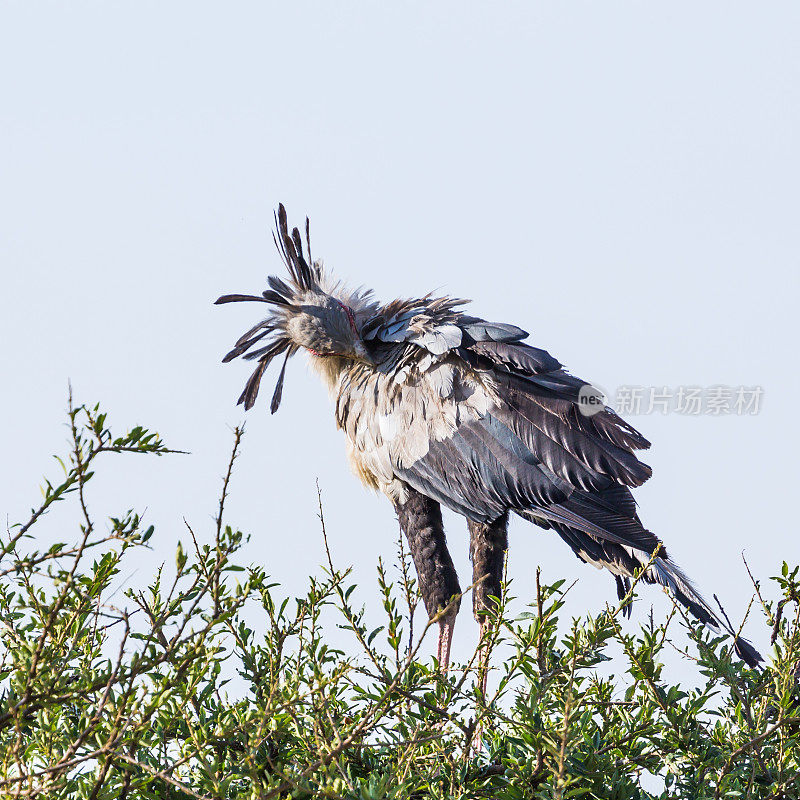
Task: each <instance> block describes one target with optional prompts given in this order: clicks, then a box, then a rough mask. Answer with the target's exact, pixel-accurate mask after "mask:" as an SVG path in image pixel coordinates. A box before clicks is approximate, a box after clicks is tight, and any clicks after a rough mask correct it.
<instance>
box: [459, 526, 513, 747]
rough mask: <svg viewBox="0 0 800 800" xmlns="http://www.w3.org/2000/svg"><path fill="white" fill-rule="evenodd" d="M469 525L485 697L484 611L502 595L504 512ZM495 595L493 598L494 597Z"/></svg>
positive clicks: (477, 736) (478, 735)
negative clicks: (490, 518) (490, 519)
mask: <svg viewBox="0 0 800 800" xmlns="http://www.w3.org/2000/svg"><path fill="white" fill-rule="evenodd" d="M467 527H468V528H469V553H470V557H471V559H472V582H473V584H474V587H473V589H472V612H473V614H474V615H475V619H476V620H477V622H478V625H480V644H479V653H478V661H479V670H480V690H481V697H482V698H484V699H485V698H486V684H487V681H488V677H489V645H488V642H487V639H488V633H489V626H490V622H489V617H488V614H489V613H490V612H491V611H492V610H495V609H496V608H497V600H501V599H502V597H503V594H502V592H503V565H504V563H505V555H506V550H507V549H508V514H503V515H502V516H501V517H498V518H497V519H496V520H494V521H493V522H489V523H482V522H474V521H473V520H467ZM495 598H497V600H495ZM473 741H474V743H475V748H476V750H479V749H480V747H481V729H480V726H478V728H477V729H476V730H475V733H474V739H473Z"/></svg>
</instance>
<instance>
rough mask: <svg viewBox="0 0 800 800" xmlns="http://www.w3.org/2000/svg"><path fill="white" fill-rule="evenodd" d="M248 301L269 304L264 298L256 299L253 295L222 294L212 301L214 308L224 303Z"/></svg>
mask: <svg viewBox="0 0 800 800" xmlns="http://www.w3.org/2000/svg"><path fill="white" fill-rule="evenodd" d="M249 300H255V301H256V302H258V303H269V302H270V301H269V300H267V299H266V298H264V297H257V296H256V295H254V294H224V295H222V297H218V298H217V299H216V300H215V301H214V305H215V306H221V305H223V304H225V303H242V302H246V301H249Z"/></svg>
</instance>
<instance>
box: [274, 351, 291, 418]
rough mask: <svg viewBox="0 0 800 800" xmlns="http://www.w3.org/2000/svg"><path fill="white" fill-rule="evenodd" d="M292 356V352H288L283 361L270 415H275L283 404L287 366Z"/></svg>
mask: <svg viewBox="0 0 800 800" xmlns="http://www.w3.org/2000/svg"><path fill="white" fill-rule="evenodd" d="M291 354H292V351H291V350H287V351H286V358H284V359H283V366H282V367H281V372H280V375H278V382H277V383H276V384H275V391H274V392H273V394H272V402H271V403H270V404H269V410H270V413H272V414H274V413H275V412H276V411H277V410H278V407H279V406H280V404H281V397H283V376H284V375H285V374H286V364H287V363H288V361H289V356H290V355H291Z"/></svg>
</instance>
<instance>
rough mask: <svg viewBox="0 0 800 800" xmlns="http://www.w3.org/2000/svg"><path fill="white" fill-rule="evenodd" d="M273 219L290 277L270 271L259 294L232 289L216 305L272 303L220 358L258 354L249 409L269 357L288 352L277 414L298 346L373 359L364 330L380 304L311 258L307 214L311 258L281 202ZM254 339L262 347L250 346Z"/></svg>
mask: <svg viewBox="0 0 800 800" xmlns="http://www.w3.org/2000/svg"><path fill="white" fill-rule="evenodd" d="M275 222H276V231H275V234H274V238H275V244H276V245H277V247H278V251H279V252H280V254H281V257H282V258H283V261H284V263H285V264H286V267H287V269H288V270H289V279H288V282H287V281H283V280H281V278H278V277H276V276H274V275H270V276H269V278H268V279H267V280H268V282H269V285H270V288H269V289H267V290H265V291H264V292H262V294H261V295H260V296H258V295H244V294H229V295H223V296H222V297H220V298H219V299H218V300H217V301H216V302H217V304H221V303H235V302H240V301H257V302H261V303H267V304H269V305H270V306H272V308H271V311H270V314H269V316H268V317H267V318H266V319H263V320H262V321H261V322H259V323H258V324H257V325H255V326H254V327H252V328H251V329H250V330H249V331H247V333H245V334H244V335H243V336H241V337H240V338H239V340H238V341H237V342H236V346H235V347H234V348H233V349H232V350H231V351H230V352H229V353H228V354H227V355H226V356H225V357H224V358H223V359H222V360H223V361H224V362H227V361H231V360H232V359H234V358H236V357H237V356H243V357H244V358H245V359H247V360H256V359H258V366H257V367H256V370H255V372H254V373H253V374H252V375H251V377H250V380H249V381H248V382H247V385H246V386H245V388H244V391H243V392H242V395H241V397H240V398H239V403H244V407H245V408H246V409H249V408H252V406H253V404H254V403H255V400H256V396H257V394H258V389H259V386H260V384H261V378H262V376H263V374H264V372H265V371H266V369H267V367H268V366H269V364H270V362H271V361H272V360H273V359H274V358H276V357H277V356H278V355H281V354H284V362H283V368H282V369H281V372H280V375H279V377H278V384H277V386H276V387H275V393H274V395H273V398H272V404H271V408H272V413H273V414H274V413H275V411H277V410H278V406H279V405H280V401H281V394H282V390H283V378H284V374H285V370H286V362H287V361H288V360H289V358H290V357H291V356H292V355H294V354H295V353H296V352H298V351H299V350H301V349H304V350H307V351H308V352H309V353H311V354H312V355H313V356H315V357H316V358H331V357H339V358H345V359H350V360H353V361H361V362H365V363H368V364H371V363H373V362H372V357H371V356H370V353H369V350H368V349H367V347H366V345H365V344H364V342H363V340H362V338H361V334H360V330H361V326H362V325H363V324H364V322H365V321H366V320H367V319H368V318H369V317H371V316H372V314H373V312H374V310H375V308H376V304H375V303H374V302H372V301H371V299H370V296H369V293H368V292H362V291H355V292H350V291H348V290H346V289H344V287H342V286H341V285H340V284H338V283H336V282H334V281H332V280H331V279H330V278H329V277H328V276H327V275H326V274H325V272H324V271H323V269H322V262H320V261H313V260H312V258H311V240H310V235H309V223H308V219H307V218H306V248H307V251H308V260H306V256H305V254H304V252H303V241H302V238H301V236H300V231H299V230H298V229H297V228H294V229H293V230H292V232H291V234H290V233H289V228H288V225H287V223H286V210H285V209H284V207H283V204H281V205H279V206H278V213H277V215H276V217H275ZM256 343H260V345H261V346H260V347H258V348H257V349H256V350H251V349H250V348H251V347H252V346H253V345H255V344H256ZM247 351H249V352H247Z"/></svg>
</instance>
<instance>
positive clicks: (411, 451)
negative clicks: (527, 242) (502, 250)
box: [374, 309, 750, 655]
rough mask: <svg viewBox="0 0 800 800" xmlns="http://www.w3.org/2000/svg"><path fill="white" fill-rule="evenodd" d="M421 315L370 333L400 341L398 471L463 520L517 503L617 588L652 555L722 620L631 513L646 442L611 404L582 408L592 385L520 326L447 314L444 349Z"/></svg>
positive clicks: (655, 571)
mask: <svg viewBox="0 0 800 800" xmlns="http://www.w3.org/2000/svg"><path fill="white" fill-rule="evenodd" d="M419 315H420V312H419V311H418V310H417V311H416V312H415V313H412V312H411V309H408V310H407V311H406V317H405V319H401V318H396V319H394V320H393V322H388V323H387V324H385V325H381V326H377V327H376V328H375V335H374V338H375V339H376V340H377V341H382V342H386V343H389V342H396V343H397V344H400V343H402V344H404V345H406V349H405V350H402V353H403V356H402V358H400V359H399V360H398V363H400V362H401V361H402V362H403V365H404V366H403V374H404V376H406V375H407V376H408V377H407V378H406V384H405V386H406V392H407V397H406V398H405V402H404V401H403V399H402V396H400V397H401V399H400V400H398V401H397V402H396V403H395V404H394V405H391V404H390V406H391V410H390V412H389V413H390V414H391V415H394V414H397V415H398V416H399V417H400V416H402V419H401V420H400V423H399V424H398V425H396V426H395V428H394V431H395V435H394V436H393V437H392V438H390V439H387V440H386V441H385V442H383V445H384V446H383V448H382V451H383V452H384V453H388V460H389V461H390V463H391V468H392V471H393V473H394V475H395V476H396V477H398V478H400V479H402V480H403V481H405V482H406V483H408V484H409V485H411V486H412V487H413V488H415V489H417V490H418V491H420V492H422V493H423V494H425V495H427V496H428V497H431V498H433V499H434V500H436V501H438V502H440V503H442V504H443V505H444V506H446V507H448V508H450V509H452V510H453V511H456V512H457V513H460V514H463V515H464V516H466V517H468V518H469V519H473V520H476V521H479V522H489V521H492V520H494V519H496V518H497V517H499V516H500V515H501V514H502V513H504V512H505V511H507V510H513V511H515V512H516V513H518V514H519V515H521V516H523V517H525V518H527V519H529V520H531V521H532V522H534V523H536V524H537V525H539V526H541V527H544V528H550V529H553V530H554V531H555V532H556V533H558V535H559V536H560V537H561V538H562V539H563V540H564V541H565V542H566V543H567V544H568V545H569V546H570V548H571V549H572V550H573V552H574V553H575V555H576V556H577V557H578V558H579V559H581V560H582V561H584V562H586V563H589V564H592V565H594V566H596V567H598V568H605V569H608V570H609V571H610V572H611V573H612V574H613V575H614V576H615V580H616V584H617V591H618V594H619V596H620V598H623V597H624V596H625V594H626V593H627V591H628V589H629V587H630V581H629V579H630V578H631V577H633V575H634V574H635V572H636V571H637V570H638V569H640V568H641V567H643V566H645V565H648V564H649V567H648V568H647V570H646V571H645V573H644V575H643V579H644V580H645V581H646V582H648V583H658V584H661V585H662V586H664V587H666V588H668V589H669V590H670V591H671V592H672V594H673V595H674V596H675V597H676V599H677V600H679V601H680V602H681V603H683V604H684V605H685V606H686V607H687V608H688V609H689V610H690V611H691V612H692V613H693V614H694V616H696V617H697V618H698V619H699V620H701V621H702V622H704V623H706V624H709V625H712V626H714V627H716V626H718V625H719V624H721V623H720V621H719V619H718V618H717V616H716V615H715V614H714V612H713V611H712V610H711V608H710V607H709V605H708V604H707V603H706V601H705V600H703V598H702V597H701V596H700V594H699V593H698V592H697V591H696V590H695V589H694V587H693V586H692V584H691V582H690V581H689V579H688V578H687V577H686V576H685V575H684V574H683V573H682V572H681V570H680V569H679V568H678V567H677V566H676V565H675V564H674V563H673V562H671V560H670V559H669V556H668V554H667V551H666V548H665V547H664V545H663V543H662V542H661V541H660V540H659V539H658V537H656V536H655V535H654V534H653V533H652V532H650V531H648V530H647V529H646V528H644V526H643V525H642V523H641V521H640V519H639V516H638V514H637V513H636V505H635V502H634V499H633V496H632V494H631V491H630V489H631V487H635V486H639V485H641V484H642V483H644V481H646V480H647V479H648V478H649V477H650V475H651V470H650V467H648V466H647V465H646V464H644V463H642V462H641V461H640V460H639V459H638V458H637V456H636V452H637V451H638V450H642V449H646V448H647V447H649V446H650V445H649V442H648V441H647V440H646V439H645V438H644V437H643V436H642V435H641V434H640V433H639V432H638V431H637V430H636V429H635V428H633V427H632V426H631V425H629V424H628V423H626V422H625V421H624V420H622V419H621V418H620V417H619V416H618V415H617V414H616V413H615V412H614V411H613V410H612V409H610V408H604V409H603V410H601V411H600V412H599V413H595V414H592V415H590V416H586V415H584V414H583V413H582V411H581V409H580V399H579V394H580V392H581V389H583V388H584V387H586V386H587V385H588V384H586V382H585V381H582V380H580V379H579V378H576V377H575V376H573V375H570V374H569V373H568V372H567V371H566V370H565V369H564V368H563V367H562V365H561V364H560V363H559V362H558V361H557V360H556V359H555V358H553V357H552V356H551V355H550V354H549V353H547V352H546V351H544V350H541V349H538V348H535V347H531V346H529V345H527V344H525V343H524V342H522V341H521V340H522V339H523V338H524V337H525V336H526V334H525V332H524V331H522V330H520V329H519V328H516V327H514V326H511V325H504V324H495V323H488V322H486V321H485V320H481V319H478V318H475V317H466V316H465V315H457V314H453V318H451V319H449V320H447V321H446V322H442V323H440V326H447V330H445V331H442V330H439V331H438V333H439V334H441V335H442V336H444V337H445V338H446V339H447V340H448V342H449V345H448V347H447V348H446V349H442V348H443V343H442V342H441V341H440V340H439V339H438V338H437V337H436V336H435V335H432V334H431V331H430V330H428V331H427V333H426V332H424V331H421V330H417V331H414V332H413V333H409V332H410V331H411V330H412V328H413V327H414V323H413V322H412V317H415V316H416V317H417V325H418V327H419ZM401 323H402V324H401ZM429 324H430V325H432V326H433V327H436V325H435V323H429ZM452 327H454V328H457V329H458V333H455V332H453V331H452V330H451V328H452ZM402 330H405V331H406V334H405V338H402V335H401V331H402ZM431 342H433V346H431ZM397 344H396V345H395V347H397ZM408 345H413V347H408ZM396 352H401V351H400V350H397V351H396ZM409 362H414V364H415V367H416V372H415V371H414V369H412V368H411V367H410V366H409ZM443 373H444V374H445V375H446V376H447V377H446V379H443V377H442V374H443ZM414 375H416V383H415V382H414V380H413V376H414ZM410 387H413V388H410ZM409 406H411V407H413V411H411V412H409ZM384 411H386V407H385V408H384ZM403 415H405V416H403ZM442 419H445V420H446V423H445V424H441V420H442ZM434 421H436V422H434ZM423 440H424V441H423ZM378 449H381V448H378ZM723 624H724V623H723ZM737 647H739V648H740V650H741V649H745V650H746V643H744V642H743V640H739V641H738V642H737ZM748 655H750V654H748Z"/></svg>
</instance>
